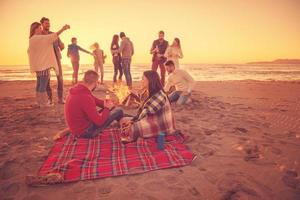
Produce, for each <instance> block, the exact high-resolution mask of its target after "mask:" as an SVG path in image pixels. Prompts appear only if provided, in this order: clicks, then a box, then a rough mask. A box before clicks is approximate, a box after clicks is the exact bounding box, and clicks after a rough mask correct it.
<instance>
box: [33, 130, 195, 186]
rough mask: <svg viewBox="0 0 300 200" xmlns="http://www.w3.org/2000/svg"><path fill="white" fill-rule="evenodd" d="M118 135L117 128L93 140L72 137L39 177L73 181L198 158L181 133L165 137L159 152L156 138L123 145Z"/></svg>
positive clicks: (58, 144) (64, 141)
mask: <svg viewBox="0 0 300 200" xmlns="http://www.w3.org/2000/svg"><path fill="white" fill-rule="evenodd" d="M119 135H120V134H119V130H117V129H109V130H105V131H104V132H103V133H102V134H101V135H99V136H98V137H96V138H93V139H85V138H75V137H73V136H72V135H71V134H69V135H68V136H66V137H64V138H61V139H59V140H58V141H57V142H56V143H55V145H54V147H53V148H52V150H51V151H50V153H49V155H48V158H47V160H46V161H45V162H44V164H43V165H42V167H41V168H40V170H39V172H38V175H39V176H44V175H47V174H48V173H60V174H61V175H62V176H63V178H64V182H72V181H78V180H89V179H97V178H104V177H111V176H121V175H126V174H137V173H144V172H148V171H152V170H158V169H164V168H171V167H180V166H185V165H188V164H190V163H191V162H192V160H193V159H194V157H195V155H194V154H193V153H192V152H191V151H189V150H188V148H187V147H186V146H185V145H184V144H183V141H184V137H183V135H182V134H180V133H179V134H175V135H168V136H166V138H165V149H164V150H158V148H157V143H156V138H148V139H142V138H139V139H138V140H137V141H136V142H133V143H128V144H122V143H121V142H120V136H119Z"/></svg>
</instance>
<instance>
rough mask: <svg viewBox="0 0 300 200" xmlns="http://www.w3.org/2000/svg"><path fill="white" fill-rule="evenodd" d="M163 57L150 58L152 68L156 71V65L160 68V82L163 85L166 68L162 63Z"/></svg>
mask: <svg viewBox="0 0 300 200" xmlns="http://www.w3.org/2000/svg"><path fill="white" fill-rule="evenodd" d="M164 62H165V59H164V58H153V60H152V70H153V71H157V69H158V66H159V68H160V82H161V84H162V85H163V86H164V85H165V77H166V68H165V65H164Z"/></svg>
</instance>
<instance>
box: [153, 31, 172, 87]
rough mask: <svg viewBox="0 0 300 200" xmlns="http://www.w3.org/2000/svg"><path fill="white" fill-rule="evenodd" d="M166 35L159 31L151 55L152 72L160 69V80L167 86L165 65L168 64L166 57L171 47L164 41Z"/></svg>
mask: <svg viewBox="0 0 300 200" xmlns="http://www.w3.org/2000/svg"><path fill="white" fill-rule="evenodd" d="M164 37H165V33H164V32H163V31H159V33H158V39H157V40H154V41H153V44H152V47H151V50H150V53H151V54H152V55H153V56H152V70H154V71H157V68H158V66H159V68H160V78H161V84H162V85H164V84H165V76H166V69H165V66H164V63H165V62H166V57H165V56H164V54H165V52H166V49H167V47H168V46H169V43H168V41H166V40H165V39H164Z"/></svg>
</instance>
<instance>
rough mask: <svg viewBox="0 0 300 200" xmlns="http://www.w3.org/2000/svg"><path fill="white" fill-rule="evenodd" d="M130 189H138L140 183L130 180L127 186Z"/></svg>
mask: <svg viewBox="0 0 300 200" xmlns="http://www.w3.org/2000/svg"><path fill="white" fill-rule="evenodd" d="M125 187H126V188H127V189H128V190H131V191H134V190H137V189H138V187H139V184H138V183H136V182H129V183H128V184H127V185H126V186H125Z"/></svg>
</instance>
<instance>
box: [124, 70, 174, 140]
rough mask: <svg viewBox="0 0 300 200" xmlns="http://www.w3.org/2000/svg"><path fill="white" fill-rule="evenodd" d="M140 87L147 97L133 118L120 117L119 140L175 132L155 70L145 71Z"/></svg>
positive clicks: (169, 106)
mask: <svg viewBox="0 0 300 200" xmlns="http://www.w3.org/2000/svg"><path fill="white" fill-rule="evenodd" d="M142 87H143V89H145V90H146V91H147V96H148V98H147V99H146V100H145V101H144V102H143V103H142V105H141V107H140V108H139V110H138V112H137V115H136V116H135V117H133V118H130V117H124V118H122V119H121V121H120V122H121V127H122V128H121V129H122V135H121V141H122V142H123V143H127V142H133V141H136V140H137V138H138V137H143V138H149V137H154V136H158V135H159V133H160V132H163V133H164V134H166V135H168V134H173V133H174V132H175V125H174V118H173V114H172V110H171V105H170V101H169V99H168V96H167V95H166V93H165V92H164V90H163V86H162V84H161V82H160V78H159V75H158V73H157V72H156V71H153V70H149V71H145V72H144V74H143V79H142Z"/></svg>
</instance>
